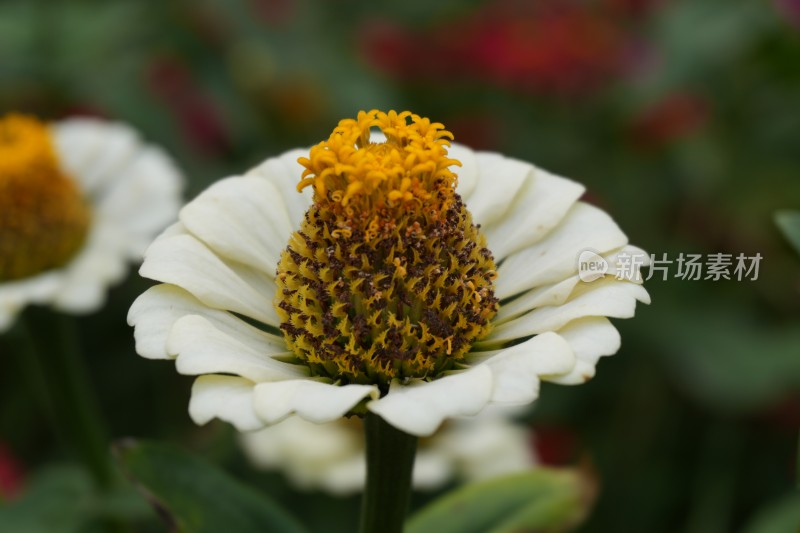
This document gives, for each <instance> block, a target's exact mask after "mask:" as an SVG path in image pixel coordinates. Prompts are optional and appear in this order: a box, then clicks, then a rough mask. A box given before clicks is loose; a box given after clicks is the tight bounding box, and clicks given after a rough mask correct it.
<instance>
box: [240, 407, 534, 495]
mask: <svg viewBox="0 0 800 533" xmlns="http://www.w3.org/2000/svg"><path fill="white" fill-rule="evenodd" d="M504 411H506V409H499V408H498V409H486V410H484V411H483V412H481V413H480V414H479V415H477V416H475V417H470V418H463V419H457V420H453V421H450V422H448V423H447V424H445V425H444V426H443V427H442V429H441V431H438V432H437V433H436V434H435V435H434V436H432V437H430V438H429V439H423V440H422V441H420V443H419V448H418V449H417V453H416V460H415V462H414V471H413V481H412V484H413V486H414V488H416V489H419V490H434V489H437V488H440V487H442V486H443V485H444V484H445V483H448V482H450V481H454V480H457V481H465V482H469V481H478V480H482V479H489V478H492V477H496V476H501V475H504V474H512V473H515V472H522V471H525V470H528V469H530V468H532V467H533V466H534V465H535V464H536V460H535V457H534V454H533V450H532V449H531V446H532V441H531V439H530V433H529V432H528V431H527V430H526V429H525V428H523V427H522V426H520V425H518V424H515V423H513V422H511V420H509V418H508V416H507V413H505V412H504ZM239 440H240V442H241V444H242V448H243V449H244V451H245V454H246V455H247V457H248V459H250V461H251V462H252V463H253V464H254V465H255V466H256V467H258V468H261V469H264V470H276V471H281V472H283V473H284V474H285V475H286V477H287V478H288V479H289V481H290V482H292V483H293V484H294V485H296V486H297V487H299V488H302V489H307V490H311V489H319V490H323V491H326V492H330V493H332V494H338V495H344V494H353V493H357V492H361V491H362V490H363V489H364V480H365V479H366V472H367V462H366V456H365V449H364V448H365V447H364V436H363V424H362V423H361V420H360V419H359V418H357V417H351V418H349V419H340V420H335V421H333V422H328V423H325V424H315V423H313V422H308V421H306V420H303V419H302V418H300V417H297V416H293V417H289V418H287V419H286V420H283V421H281V422H279V423H277V424H275V425H273V426H269V427H266V428H264V429H261V430H258V431H252V432H245V433H241V434H240V437H239Z"/></svg>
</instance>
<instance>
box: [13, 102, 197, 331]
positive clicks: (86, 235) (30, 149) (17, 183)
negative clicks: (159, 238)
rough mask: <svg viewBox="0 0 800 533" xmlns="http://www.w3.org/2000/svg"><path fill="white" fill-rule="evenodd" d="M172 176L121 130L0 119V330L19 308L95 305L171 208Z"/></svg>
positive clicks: (74, 309)
mask: <svg viewBox="0 0 800 533" xmlns="http://www.w3.org/2000/svg"><path fill="white" fill-rule="evenodd" d="M181 188H182V178H181V176H180V174H179V172H178V170H177V169H176V168H175V166H174V164H173V163H172V161H171V160H170V159H169V158H168V157H167V155H166V154H165V153H164V152H163V151H162V150H161V149H159V148H157V147H154V146H150V145H145V144H143V143H142V141H141V140H140V139H139V136H138V135H137V133H136V132H135V131H134V130H132V129H131V128H130V127H128V126H126V125H123V124H120V123H113V122H105V121H101V120H96V119H87V118H80V119H78V118H75V119H68V120H63V121H60V122H55V123H52V124H49V125H46V124H43V123H41V122H39V121H38V120H36V119H34V118H32V117H28V116H24V115H17V114H10V115H7V116H5V117H0V332H2V331H4V330H6V329H8V328H9V327H10V326H11V325H12V323H13V321H14V318H15V317H16V315H17V314H18V313H19V312H20V311H21V310H22V309H23V308H24V307H25V306H26V305H28V304H42V305H52V306H53V307H54V308H56V309H58V310H61V311H65V312H70V313H87V312H91V311H94V310H96V309H98V308H100V307H101V306H102V304H103V303H104V301H105V297H106V289H107V287H108V286H109V285H111V284H113V283H115V282H117V281H119V280H120V279H121V278H122V277H124V275H125V272H126V264H127V263H128V262H129V261H140V260H141V257H142V254H143V252H144V250H145V248H146V247H147V245H148V244H149V243H150V242H151V241H152V239H153V237H154V236H155V235H156V234H157V233H158V232H159V231H161V230H162V229H164V227H166V226H167V225H168V224H169V223H170V222H172V221H173V220H174V219H175V217H176V215H177V212H178V208H179V207H180V201H181V200H180V193H181Z"/></svg>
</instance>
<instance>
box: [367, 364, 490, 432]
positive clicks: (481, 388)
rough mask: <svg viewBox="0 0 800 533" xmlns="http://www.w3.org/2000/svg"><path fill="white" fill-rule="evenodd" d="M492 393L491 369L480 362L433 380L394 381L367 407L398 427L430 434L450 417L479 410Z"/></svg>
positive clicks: (407, 430) (465, 414)
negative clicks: (382, 394)
mask: <svg viewBox="0 0 800 533" xmlns="http://www.w3.org/2000/svg"><path fill="white" fill-rule="evenodd" d="M491 395H492V372H491V371H490V370H489V367H487V366H485V365H479V366H476V367H473V368H470V369H469V370H465V371H463V372H458V373H454V374H452V375H449V376H445V377H443V378H439V379H436V380H434V381H430V382H426V381H420V380H416V381H412V382H411V383H410V384H409V385H400V384H398V383H392V385H391V387H390V389H389V394H387V395H386V396H384V397H383V398H381V399H380V400H375V401H372V402H369V403H368V404H367V408H368V409H369V410H370V411H372V412H373V413H375V414H377V415H379V416H380V417H381V418H383V419H384V420H386V422H388V423H389V424H391V425H393V426H394V427H396V428H397V429H400V430H402V431H405V432H406V433H410V434H411V435H417V436H419V437H427V436H429V435H432V434H433V432H434V431H436V429H437V428H438V427H439V426H440V425H441V423H442V422H443V421H444V420H445V419H447V418H451V417H456V416H469V415H474V414H476V413H478V412H479V411H480V410H481V409H483V408H484V406H486V404H487V403H488V402H489V399H490V398H491Z"/></svg>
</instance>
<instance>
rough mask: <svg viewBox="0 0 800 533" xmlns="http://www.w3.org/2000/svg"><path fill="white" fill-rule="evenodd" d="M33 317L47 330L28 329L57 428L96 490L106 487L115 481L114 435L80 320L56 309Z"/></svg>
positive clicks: (39, 326)
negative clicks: (87, 361) (85, 352)
mask: <svg viewBox="0 0 800 533" xmlns="http://www.w3.org/2000/svg"><path fill="white" fill-rule="evenodd" d="M33 318H35V319H36V321H35V324H36V327H35V329H33V331H41V332H43V334H42V335H37V336H36V337H33V336H32V335H31V331H30V330H29V331H27V332H26V334H27V336H28V337H29V338H30V340H31V342H32V348H33V349H32V350H30V351H29V354H30V355H32V356H33V357H36V358H37V359H38V364H36V365H35V366H34V367H33V368H38V369H39V370H40V371H41V373H42V381H43V382H44V384H45V386H46V389H47V396H48V397H49V398H48V399H49V400H50V401H49V402H48V403H50V405H49V408H50V409H49V410H50V411H51V413H50V414H51V416H50V418H51V423H52V424H53V426H54V428H53V429H54V431H55V432H56V434H57V435H58V436H59V437H60V438H62V439H63V440H65V441H66V443H67V445H68V446H69V447H71V448H72V449H73V451H74V452H75V453H76V454H77V455H78V457H79V458H80V460H81V461H82V462H83V464H84V465H85V466H86V467H87V469H88V470H89V472H91V474H92V477H93V478H94V481H95V484H96V486H97V488H98V489H107V488H109V487H110V486H111V484H112V481H113V471H112V466H111V455H110V451H109V439H108V436H107V433H106V429H105V424H104V423H103V421H102V419H101V416H100V411H99V409H98V406H97V403H96V401H95V397H94V394H93V389H92V387H91V385H90V383H89V379H88V376H87V372H86V368H85V366H84V361H83V358H82V357H81V353H80V343H79V339H78V332H77V330H76V325H75V322H74V320H73V319H72V318H71V317H68V316H65V315H61V314H58V313H52V312H47V314H46V315H45V313H41V314H37V316H35V317H33Z"/></svg>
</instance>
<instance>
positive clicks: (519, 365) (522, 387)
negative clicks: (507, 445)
mask: <svg viewBox="0 0 800 533" xmlns="http://www.w3.org/2000/svg"><path fill="white" fill-rule="evenodd" d="M471 356H472V354H471ZM475 356H480V354H475ZM484 365H485V366H488V367H489V368H490V369H491V371H492V379H493V382H494V386H493V389H492V402H494V403H508V404H523V403H530V402H532V401H533V400H535V399H536V398H537V397H538V396H539V379H540V378H541V377H542V376H548V375H557V374H564V373H566V372H569V371H570V370H572V368H573V367H574V366H575V354H574V353H573V351H572V348H571V347H570V345H569V344H568V343H567V341H566V340H564V339H563V338H562V337H561V336H559V335H558V334H556V333H552V332H548V333H543V334H541V335H537V336H536V337H533V338H531V339H529V340H527V341H525V342H523V343H521V344H517V345H516V346H512V347H511V348H507V349H504V350H501V351H500V352H499V353H497V354H496V355H494V356H492V357H490V358H488V359H487V360H486V361H485V362H484V363H483V364H482V365H481V366H484Z"/></svg>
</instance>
